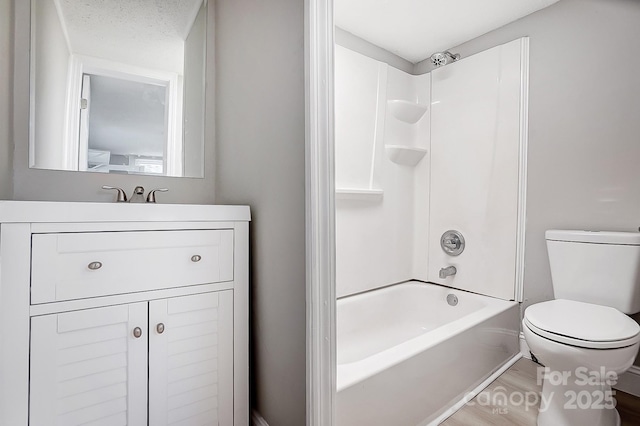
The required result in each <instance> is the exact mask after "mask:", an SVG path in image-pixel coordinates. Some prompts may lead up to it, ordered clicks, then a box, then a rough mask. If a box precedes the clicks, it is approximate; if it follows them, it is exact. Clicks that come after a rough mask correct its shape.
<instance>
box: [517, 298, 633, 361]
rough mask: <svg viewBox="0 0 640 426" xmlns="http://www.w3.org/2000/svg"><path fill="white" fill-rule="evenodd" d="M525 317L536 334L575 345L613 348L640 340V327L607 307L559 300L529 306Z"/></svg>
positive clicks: (625, 316) (615, 310) (629, 344)
mask: <svg viewBox="0 0 640 426" xmlns="http://www.w3.org/2000/svg"><path fill="white" fill-rule="evenodd" d="M524 319H525V323H526V324H527V326H528V327H529V328H530V329H531V331H533V332H534V333H536V334H539V335H541V336H543V337H546V338H548V339H550V340H554V341H557V342H559V343H566V344H569V345H573V346H579V347H585V348H596V349H612V348H621V347H625V346H631V345H633V344H635V343H637V342H638V341H640V326H639V325H638V323H636V322H635V321H634V320H633V319H631V318H629V317H628V316H627V315H625V314H623V313H622V312H620V311H618V310H617V309H615V308H611V307H608V306H600V305H594V304H591V303H585V302H576V301H573V300H563V299H556V300H550V301H548V302H542V303H537V304H535V305H531V306H529V307H528V308H527V309H526V311H525V313H524Z"/></svg>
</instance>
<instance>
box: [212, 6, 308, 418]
mask: <svg viewBox="0 0 640 426" xmlns="http://www.w3.org/2000/svg"><path fill="white" fill-rule="evenodd" d="M216 3H217V5H216V16H217V29H216V47H217V52H216V61H217V63H216V68H217V79H216V85H217V87H218V92H217V94H218V97H217V106H216V109H217V123H218V126H217V136H216V138H217V140H218V145H217V165H216V170H217V174H216V201H217V202H219V203H223V204H227V203H232V204H249V205H250V206H251V209H252V219H253V220H252V222H251V236H252V239H251V240H252V243H251V270H252V274H251V283H252V304H253V306H252V316H253V317H252V327H253V329H252V330H253V331H252V334H253V336H252V338H253V340H252V347H253V366H254V368H253V372H252V377H253V390H254V395H253V398H254V405H255V408H256V409H257V410H258V412H259V413H260V414H261V415H262V416H263V417H264V418H265V419H266V421H267V422H268V423H269V424H270V425H272V426H300V425H304V424H305V403H306V402H305V345H306V343H305V198H304V191H305V171H304V166H305V158H304V150H305V140H304V121H305V120H304V111H305V104H304V26H303V25H304V19H303V6H304V2H303V1H300V0H273V1H269V2H265V1H258V0H217V1H216ZM240 70H241V72H239V71H240Z"/></svg>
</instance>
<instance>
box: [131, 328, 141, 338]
mask: <svg viewBox="0 0 640 426" xmlns="http://www.w3.org/2000/svg"><path fill="white" fill-rule="evenodd" d="M140 336H142V329H141V328H140V327H136V328H134V329H133V337H135V338H136V339H139V338H140Z"/></svg>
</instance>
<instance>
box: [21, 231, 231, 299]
mask: <svg viewBox="0 0 640 426" xmlns="http://www.w3.org/2000/svg"><path fill="white" fill-rule="evenodd" d="M31 246H32V254H31V303H32V304H37V303H48V302H57V301H62V300H72V299H82V298H87V297H96V296H106V295H111V294H123V293H131V292H138V291H147V290H158V289H165V288H172V287H184V286H189V285H195V284H207V283H215V282H222V281H231V280H233V230H231V229H223V230H188V231H146V232H144V231H143V232H95V233H68V234H33V235H32V241H31Z"/></svg>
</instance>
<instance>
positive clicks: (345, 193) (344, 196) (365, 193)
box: [336, 188, 384, 201]
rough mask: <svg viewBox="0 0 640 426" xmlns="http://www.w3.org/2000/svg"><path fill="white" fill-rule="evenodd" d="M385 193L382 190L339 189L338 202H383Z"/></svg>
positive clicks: (337, 193) (337, 192) (337, 190)
mask: <svg viewBox="0 0 640 426" xmlns="http://www.w3.org/2000/svg"><path fill="white" fill-rule="evenodd" d="M383 194H384V191H383V190H382V189H357V188H337V189H336V199H337V200H370V201H377V200H381V199H382V196H383Z"/></svg>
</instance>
